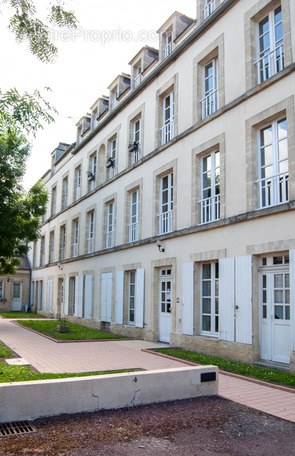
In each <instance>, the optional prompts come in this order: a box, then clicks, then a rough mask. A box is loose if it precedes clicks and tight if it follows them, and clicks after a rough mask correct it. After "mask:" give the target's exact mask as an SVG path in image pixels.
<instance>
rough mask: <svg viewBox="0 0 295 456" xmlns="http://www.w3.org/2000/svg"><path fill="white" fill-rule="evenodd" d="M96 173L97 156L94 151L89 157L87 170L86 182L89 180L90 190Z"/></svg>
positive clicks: (93, 186) (93, 184) (93, 185)
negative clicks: (88, 168)
mask: <svg viewBox="0 0 295 456" xmlns="http://www.w3.org/2000/svg"><path fill="white" fill-rule="evenodd" d="M96 173H97V156H96V153H95V155H92V156H91V157H90V170H89V172H88V182H89V190H90V191H91V190H93V189H94V188H95V180H96Z"/></svg>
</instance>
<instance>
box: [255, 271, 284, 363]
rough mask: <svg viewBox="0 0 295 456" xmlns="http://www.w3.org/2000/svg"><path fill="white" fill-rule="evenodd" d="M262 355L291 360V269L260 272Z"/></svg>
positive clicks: (263, 357) (282, 361) (262, 356)
mask: <svg viewBox="0 0 295 456" xmlns="http://www.w3.org/2000/svg"><path fill="white" fill-rule="evenodd" d="M260 290H261V291H260V296H261V299H260V302H261V339H260V348H261V358H262V359H268V360H271V361H276V362H280V363H286V364H289V363H290V351H291V332H290V331H291V329H290V326H291V320H290V318H291V311H290V275H289V271H288V269H280V270H277V271H268V272H265V273H262V274H261V275H260Z"/></svg>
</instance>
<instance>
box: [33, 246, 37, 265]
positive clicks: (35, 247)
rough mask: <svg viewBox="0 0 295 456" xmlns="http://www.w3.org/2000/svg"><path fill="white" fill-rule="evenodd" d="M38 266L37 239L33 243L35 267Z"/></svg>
mask: <svg viewBox="0 0 295 456" xmlns="http://www.w3.org/2000/svg"><path fill="white" fill-rule="evenodd" d="M36 267H37V241H35V242H34V244H33V268H36Z"/></svg>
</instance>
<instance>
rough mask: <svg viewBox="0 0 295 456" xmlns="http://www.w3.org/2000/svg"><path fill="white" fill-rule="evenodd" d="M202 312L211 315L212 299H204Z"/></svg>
mask: <svg viewBox="0 0 295 456" xmlns="http://www.w3.org/2000/svg"><path fill="white" fill-rule="evenodd" d="M202 312H203V313H205V314H209V313H211V298H203V299H202Z"/></svg>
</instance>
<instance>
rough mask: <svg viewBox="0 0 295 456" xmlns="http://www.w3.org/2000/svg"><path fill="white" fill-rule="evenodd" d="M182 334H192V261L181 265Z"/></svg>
mask: <svg viewBox="0 0 295 456" xmlns="http://www.w3.org/2000/svg"><path fill="white" fill-rule="evenodd" d="M181 302H182V317H181V322H182V334H188V335H190V336H193V334H194V263H193V262H189V263H182V265H181Z"/></svg>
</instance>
